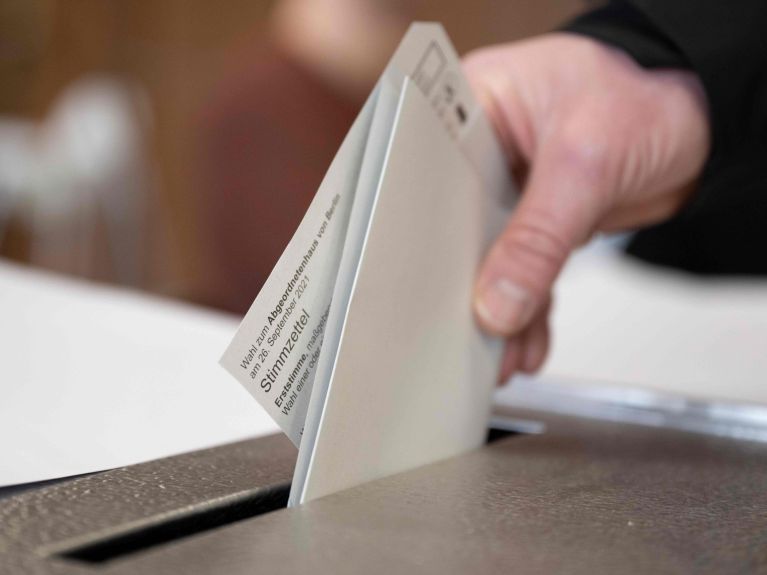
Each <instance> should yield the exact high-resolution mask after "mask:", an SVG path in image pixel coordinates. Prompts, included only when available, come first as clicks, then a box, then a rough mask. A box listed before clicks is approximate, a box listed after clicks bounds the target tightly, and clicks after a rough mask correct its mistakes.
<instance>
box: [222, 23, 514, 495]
mask: <svg viewBox="0 0 767 575" xmlns="http://www.w3.org/2000/svg"><path fill="white" fill-rule="evenodd" d="M515 197H516V194H515V191H514V187H513V183H512V181H511V178H510V176H509V173H508V169H507V163H506V160H505V157H504V155H503V153H502V150H501V148H500V145H499V144H498V142H497V140H496V139H495V136H494V134H493V131H492V129H491V127H490V124H489V123H488V121H487V119H486V118H485V116H484V114H483V112H482V110H481V108H480V106H479V105H478V103H477V102H476V100H475V99H474V97H473V96H472V94H471V92H470V90H469V86H468V84H467V83H466V80H465V78H464V77H463V75H462V71H461V66H460V60H459V58H458V56H457V55H456V53H455V51H454V49H453V48H452V46H451V45H450V42H449V40H448V38H447V36H446V34H445V32H444V30H443V29H442V27H441V26H439V25H437V24H414V25H413V26H412V27H411V28H410V30H409V31H408V33H407V35H406V36H405V38H404V39H403V41H402V43H401V44H400V46H399V48H398V49H397V51H396V53H395V54H394V56H393V57H392V59H391V61H390V62H389V65H388V66H387V68H386V70H385V71H384V73H383V75H382V77H381V79H380V80H379V82H378V84H377V85H376V88H375V89H374V91H373V93H372V94H371V96H370V97H369V98H368V101H367V102H366V104H365V106H364V107H363V109H362V111H361V113H360V115H359V116H358V118H357V120H356V121H355V122H354V125H353V126H352V128H351V130H350V131H349V133H348V134H347V136H346V138H345V140H344V142H343V144H342V145H341V148H340V149H339V151H338V154H337V155H336V157H335V159H334V160H333V162H332V164H331V166H330V169H329V170H328V173H327V174H326V176H325V179H324V180H323V182H322V185H321V186H320V188H319V190H318V191H317V194H316V196H315V198H314V200H313V201H312V204H311V205H310V206H309V209H308V211H307V213H306V215H305V216H304V219H303V220H302V222H301V224H300V225H299V227H298V229H297V231H296V233H295V235H294V236H293V238H292V239H291V241H290V243H289V244H288V246H287V248H286V249H285V252H284V253H283V254H282V256H281V257H280V259H279V261H278V262H277V265H276V266H275V268H274V270H273V271H272V273H271V275H270V276H269V279H268V280H267V282H266V284H265V286H264V287H263V289H262V290H261V292H260V293H259V294H258V297H257V298H256V300H255V301H254V303H253V305H252V307H251V308H250V310H249V311H248V313H247V315H246V316H245V319H244V320H243V322H242V324H241V326H240V328H239V330H238V331H237V334H236V335H235V337H234V339H233V341H232V343H231V344H230V346H229V347H228V349H227V350H226V351H225V353H224V355H223V357H222V359H221V364H222V365H223V366H224V367H225V368H226V369H227V370H228V371H229V372H230V373H231V374H232V375H234V377H235V378H236V379H237V380H238V381H240V383H242V384H243V385H244V386H245V388H246V389H247V390H248V391H249V392H250V394H251V395H252V396H253V397H255V398H256V399H257V400H258V402H259V403H260V404H261V405H262V406H263V407H264V408H265V409H266V411H267V412H268V413H269V414H270V415H271V416H272V417H273V418H274V420H275V421H276V422H277V424H278V425H279V426H280V427H281V428H282V429H283V430H284V431H285V433H286V434H287V435H288V437H290V439H291V440H292V441H293V443H295V444H296V445H297V446H299V455H298V462H297V464H296V471H295V474H294V477H293V486H292V489H291V494H290V504H291V505H295V504H298V503H302V502H305V501H308V500H311V499H314V498H317V497H320V496H323V495H326V494H329V493H332V492H335V491H338V490H341V489H345V488H348V487H352V486H354V485H357V484H360V483H363V482H365V481H369V480H372V479H376V478H379V477H384V476H386V475H390V474H392V473H396V472H399V471H404V470H406V469H410V468H413V467H416V466H419V465H424V464H426V463H430V462H433V461H437V460H439V459H443V458H446V457H449V456H452V455H455V454H458V453H461V452H464V451H467V450H470V449H473V448H475V447H477V446H479V445H480V444H481V443H482V442H483V440H484V435H485V430H486V426H487V420H488V417H489V411H490V404H491V399H492V393H493V389H494V383H495V377H496V374H497V369H498V361H499V354H500V351H501V342H500V341H495V340H492V339H491V338H488V337H486V336H485V335H483V334H482V333H481V332H480V330H479V328H478V326H477V325H476V324H475V322H474V320H473V317H472V312H471V296H472V286H473V282H474V277H475V274H476V270H477V267H478V265H479V264H480V261H481V258H482V256H483V254H484V252H485V250H486V249H487V247H488V246H489V243H490V241H491V240H492V239H493V238H494V237H495V236H496V235H497V234H498V233H499V231H500V229H501V226H502V225H503V222H504V221H505V220H506V218H507V217H508V214H509V211H510V210H511V208H512V207H513V204H514V200H515ZM267 217H268V216H267Z"/></svg>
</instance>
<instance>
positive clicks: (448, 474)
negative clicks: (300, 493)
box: [0, 409, 767, 575]
mask: <svg viewBox="0 0 767 575" xmlns="http://www.w3.org/2000/svg"><path fill="white" fill-rule="evenodd" d="M495 421H501V422H502V421H507V422H508V421H511V422H514V421H516V422H519V424H518V427H519V428H520V429H524V428H525V427H527V429H528V430H530V431H534V432H535V433H509V432H502V431H499V430H495V431H493V432H492V433H490V441H489V442H488V444H487V445H486V446H484V447H482V448H480V449H478V450H475V451H472V452H470V453H468V454H465V455H461V456H457V457H453V458H450V459H446V460H444V461H442V462H438V463H435V464H431V465H427V466H424V467H420V468H418V469H415V470H413V471H409V472H405V473H401V474H397V475H393V476H390V477H388V478H384V479H380V480H377V481H373V482H370V483H367V484H364V485H361V486H359V487H355V488H352V489H348V490H345V491H341V492H338V493H336V494H333V495H330V496H326V497H323V498H319V499H317V500H314V501H311V502H309V503H306V504H304V505H300V506H298V507H295V508H290V509H288V508H286V507H285V505H286V502H287V497H288V490H289V485H290V481H291V474H292V472H293V467H294V463H295V456H296V451H295V449H294V448H293V446H292V445H291V443H290V441H289V440H288V439H287V438H286V437H284V436H276V435H273V436H267V437H263V438H259V439H254V440H248V441H244V442H238V443H233V444H229V445H225V446H222V447H217V448H213V449H207V450H202V451H198V452H193V453H189V454H185V455H180V456H175V457H170V458H166V459H161V460H156V461H153V462H149V463H144V464H139V465H135V466H129V467H124V468H120V469H114V470H111V471H106V472H102V473H96V474H91V475H87V476H81V477H78V478H73V479H67V480H61V481H56V482H53V483H48V484H43V485H36V486H31V487H30V486H27V487H25V489H24V490H23V491H20V492H11V493H8V492H7V491H6V492H4V495H3V497H2V499H0V573H4V574H5V573H7V574H17V573H18V574H24V573H36V574H38V573H39V574H42V573H55V574H77V573H83V574H85V573H88V574H93V573H110V574H112V573H113V574H123V573H125V574H127V573H184V574H198V573H200V574H202V573H216V574H218V573H231V574H237V573H243V574H244V573H249V574H250V573H318V574H320V573H328V574H333V575H337V574H340V573H366V574H374V573H382V574H390V573H440V574H443V573H520V574H527V573H584V574H586V573H589V574H592V573H653V574H657V573H695V574H701V573H744V572H749V573H751V572H757V571H761V570H762V569H765V568H767V553H765V550H764V545H763V539H764V533H765V528H766V527H767V489H765V487H767V444H765V443H763V442H761V441H752V440H744V439H738V438H736V437H723V436H715V435H710V434H705V433H699V432H690V431H684V430H680V429H672V428H670V427H668V426H662V427H657V426H656V427H652V426H648V425H637V424H635V423H626V422H618V421H612V422H611V421H599V420H596V419H591V418H584V417H577V416H572V415H571V416H566V415H561V414H559V415H555V414H552V413H546V412H543V411H534V410H523V409H516V410H515V409H503V410H499V411H497V413H496V419H495Z"/></svg>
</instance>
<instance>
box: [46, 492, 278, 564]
mask: <svg viewBox="0 0 767 575" xmlns="http://www.w3.org/2000/svg"><path fill="white" fill-rule="evenodd" d="M289 493H290V485H287V484H285V485H278V486H273V487H270V488H268V489H260V490H258V491H257V492H255V493H252V494H248V495H246V496H243V497H238V498H236V499H233V500H227V501H225V502H221V503H215V504H210V505H208V504H206V505H201V506H199V508H196V509H193V510H192V511H191V512H187V513H184V514H182V515H177V516H173V517H169V518H164V519H163V520H159V521H157V522H155V523H151V524H149V525H146V526H143V527H140V528H138V529H131V530H130V531H126V532H123V533H118V534H114V535H110V536H109V537H105V538H102V539H98V540H94V541H89V542H87V543H85V544H78V545H75V546H74V547H71V548H67V549H63V550H61V549H60V550H57V551H56V552H54V553H53V554H52V555H53V556H55V557H59V558H63V559H68V560H72V561H78V562H83V563H94V564H99V563H105V562H108V561H112V560H113V559H117V558H120V557H124V556H126V555H131V554H134V553H139V552H141V551H144V550H147V549H150V548H153V547H157V546H160V545H164V544H166V543H170V542H173V541H178V540H180V539H184V538H185V537H190V536H192V535H197V534H199V533H203V532H205V531H209V530H212V529H217V528H219V527H223V526H225V525H229V524H232V523H236V522H238V521H243V520H245V519H251V518H253V517H257V516H259V515H263V514H265V513H269V512H270V511H275V510H277V509H282V508H284V507H287V503H288V494H289Z"/></svg>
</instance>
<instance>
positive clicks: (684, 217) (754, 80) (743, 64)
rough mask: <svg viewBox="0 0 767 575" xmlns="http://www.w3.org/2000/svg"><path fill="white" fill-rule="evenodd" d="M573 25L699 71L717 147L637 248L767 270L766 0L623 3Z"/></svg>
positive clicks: (672, 260) (643, 253)
mask: <svg viewBox="0 0 767 575" xmlns="http://www.w3.org/2000/svg"><path fill="white" fill-rule="evenodd" d="M565 30H568V31H571V32H576V33H580V34H584V35H588V36H591V37H593V38H596V39H599V40H601V41H604V42H607V43H609V44H611V45H614V46H617V47H620V48H622V49H623V50H625V51H626V52H627V53H628V54H629V55H630V56H632V57H633V58H634V59H635V60H636V61H637V62H638V63H639V64H640V65H642V66H645V67H648V68H660V67H663V68H687V69H691V70H693V71H695V72H696V73H697V74H698V76H699V78H700V79H701V82H702V84H703V86H704V88H705V90H706V94H707V97H708V103H709V114H710V121H711V134H712V150H711V155H710V157H709V158H708V161H707V163H706V167H705V169H704V171H703V174H702V177H701V180H700V183H699V189H698V192H697V194H696V196H695V198H694V200H693V201H692V202H691V203H690V205H689V206H687V207H686V208H685V209H684V210H683V211H682V212H681V213H680V214H679V215H678V216H677V217H676V218H674V219H673V220H671V221H669V222H666V223H663V224H661V225H658V226H655V227H654V228H650V229H648V230H644V231H642V232H640V233H638V234H637V235H636V236H635V238H634V240H633V241H632V242H631V244H630V245H629V248H628V251H629V253H631V254H633V255H635V256H637V257H640V258H642V259H645V260H648V261H652V262H655V263H659V264H663V265H670V266H674V267H678V268H682V269H686V270H689V271H693V272H698V273H728V274H767V0H733V1H731V2H726V1H724V0H630V1H625V0H617V1H613V2H611V3H609V4H607V5H606V6H604V7H601V8H598V9H596V10H594V11H592V12H589V13H587V14H584V15H583V16H581V17H579V18H577V19H576V20H574V21H573V22H571V23H570V24H569V25H567V26H566V27H565Z"/></svg>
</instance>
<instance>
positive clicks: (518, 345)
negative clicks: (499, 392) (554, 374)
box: [498, 303, 551, 385]
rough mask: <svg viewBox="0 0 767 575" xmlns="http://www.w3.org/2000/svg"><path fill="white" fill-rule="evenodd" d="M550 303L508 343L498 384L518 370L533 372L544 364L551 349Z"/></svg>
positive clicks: (505, 380)
mask: <svg viewBox="0 0 767 575" xmlns="http://www.w3.org/2000/svg"><path fill="white" fill-rule="evenodd" d="M550 309H551V307H550V303H547V305H545V306H544V308H543V309H542V310H541V312H540V313H539V314H538V315H537V316H536V317H535V318H534V319H533V321H532V323H531V325H530V327H529V328H527V330H525V331H524V332H523V333H522V334H520V335H518V336H516V337H512V338H511V339H509V340H508V342H507V343H506V349H505V350H504V354H503V360H502V361H501V371H500V373H499V375H498V385H503V384H504V383H506V382H507V381H508V379H509V378H510V377H511V376H512V375H514V373H515V372H517V371H523V372H525V373H533V372H535V371H538V370H539V369H540V368H541V366H542V365H543V362H544V360H545V359H546V355H547V353H548V350H549V341H550V335H549V333H550V331H549V314H550Z"/></svg>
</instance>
